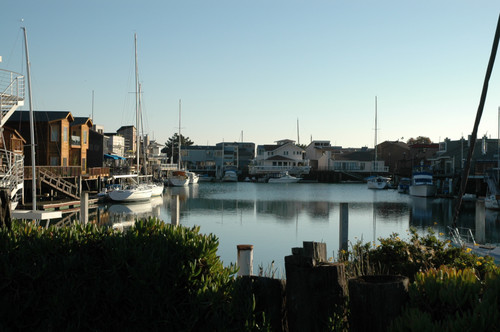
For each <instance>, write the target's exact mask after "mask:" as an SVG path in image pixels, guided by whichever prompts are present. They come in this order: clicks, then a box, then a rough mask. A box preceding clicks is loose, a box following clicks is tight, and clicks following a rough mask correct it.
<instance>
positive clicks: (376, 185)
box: [366, 96, 391, 189]
mask: <svg viewBox="0 0 500 332" xmlns="http://www.w3.org/2000/svg"><path fill="white" fill-rule="evenodd" d="M373 149H374V152H375V158H374V162H373V166H372V168H373V170H374V171H377V169H378V161H377V97H376V96H375V144H374V147H373ZM390 181H391V179H390V178H388V177H385V176H381V175H374V176H370V177H368V178H367V179H366V183H367V187H368V189H387V188H389V182H390Z"/></svg>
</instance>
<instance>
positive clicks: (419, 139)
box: [406, 136, 432, 145]
mask: <svg viewBox="0 0 500 332" xmlns="http://www.w3.org/2000/svg"><path fill="white" fill-rule="evenodd" d="M406 144H408V145H413V144H432V141H431V139H430V138H429V137H425V136H418V137H417V138H413V137H412V138H410V139H408V141H406Z"/></svg>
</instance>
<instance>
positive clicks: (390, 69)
mask: <svg viewBox="0 0 500 332" xmlns="http://www.w3.org/2000/svg"><path fill="white" fill-rule="evenodd" d="M1 8H2V14H3V15H2V20H0V31H1V34H0V56H2V58H3V62H0V69H6V70H11V71H15V72H19V73H22V74H25V73H26V68H25V58H24V48H23V47H24V40H23V34H22V30H21V26H24V27H26V30H27V35H28V49H29V57H30V62H31V77H32V95H33V107H34V109H35V110H46V111H56V110H67V111H70V112H71V113H72V114H73V116H89V117H92V118H93V120H94V123H95V124H98V125H103V126H104V129H105V132H115V131H116V130H117V129H119V128H120V127H121V126H126V125H135V93H134V91H135V90H134V89H135V76H134V75H135V65H134V63H135V62H134V59H135V56H134V34H137V58H138V69H139V82H140V84H141V86H142V90H143V93H142V98H141V100H142V111H143V116H142V117H143V121H144V123H143V131H144V132H145V133H148V134H149V135H150V136H151V137H152V138H154V139H155V140H156V141H157V142H159V143H160V144H163V143H165V142H166V141H167V140H168V138H169V137H171V136H172V135H173V134H174V133H176V132H178V130H179V100H182V103H181V104H182V107H181V112H180V113H181V119H180V123H181V125H180V127H181V133H182V135H184V136H187V137H189V138H190V139H191V140H192V141H193V142H194V144H196V145H207V144H208V145H215V144H216V143H219V142H223V141H224V142H235V141H238V142H239V141H242V140H243V141H245V142H254V143H255V144H256V145H259V144H273V143H274V142H275V141H278V140H281V139H292V140H295V141H298V142H300V143H301V144H309V143H310V142H311V139H312V140H328V141H330V142H331V144H332V145H337V146H342V147H363V146H367V147H373V146H374V144H375V132H376V133H377V142H378V143H380V142H383V141H386V140H390V141H395V140H402V141H407V140H408V139H409V138H412V137H417V136H426V137H429V138H430V139H431V140H432V141H433V142H436V143H437V142H439V141H442V140H444V139H445V138H447V137H448V138H450V139H460V138H461V137H462V136H464V137H467V135H469V134H470V133H471V132H472V129H473V125H474V120H475V117H476V113H477V109H478V106H479V101H480V96H481V91H482V88H483V82H484V78H485V74H486V68H487V65H488V61H489V57H490V53H491V49H492V44H493V38H494V35H495V30H496V26H497V21H498V17H499V14H500V2H499V1H498V0H480V1H470V0H467V1H465V0H446V1H445V0H432V1H431V0H421V1H396V0H391V1H389V0H379V1H368V0H359V1H356V0H309V1H305V0H301V1H299V0H251V1H250V0H182V1H180V0H177V1H171V0H161V1H151V0H144V1H141V2H137V1H129V0H120V1H112V0H104V1H103V0H86V1H71V0H44V1H40V0H4V1H3V3H2V6H1ZM92 95H93V96H94V98H92ZM375 99H377V103H375ZM499 107H500V59H497V63H496V65H495V67H494V69H493V74H492V76H491V79H490V84H489V90H488V95H487V99H486V103H485V106H484V113H483V116H482V119H481V124H480V127H479V131H478V136H479V137H482V136H483V135H487V136H488V137H491V138H496V137H498V128H499V125H498V124H499V120H498V118H499V111H498V109H499ZM375 108H376V109H377V125H375ZM24 109H28V106H25V107H24ZM375 128H377V130H375Z"/></svg>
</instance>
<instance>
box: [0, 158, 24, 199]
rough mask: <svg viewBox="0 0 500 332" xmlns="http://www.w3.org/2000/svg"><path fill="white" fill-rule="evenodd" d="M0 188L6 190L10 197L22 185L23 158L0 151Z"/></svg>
mask: <svg viewBox="0 0 500 332" xmlns="http://www.w3.org/2000/svg"><path fill="white" fill-rule="evenodd" d="M0 160H1V162H0V165H1V166H0V169H1V170H0V187H1V188H8V189H9V190H10V193H11V195H12V196H14V195H15V194H16V191H17V189H18V188H19V187H20V186H22V185H23V181H24V178H23V166H24V156H23V155H21V154H17V153H13V152H11V151H1V159H0Z"/></svg>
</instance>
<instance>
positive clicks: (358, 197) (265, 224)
mask: <svg viewBox="0 0 500 332" xmlns="http://www.w3.org/2000/svg"><path fill="white" fill-rule="evenodd" d="M164 193H165V194H164V196H163V198H161V197H159V198H156V199H154V200H152V202H148V203H147V204H127V205H125V204H109V205H103V206H100V207H99V213H98V216H99V222H100V223H103V224H109V223H113V224H116V223H123V222H124V221H125V222H126V221H130V222H131V221H133V220H134V219H135V218H136V217H137V216H139V217H145V216H157V217H159V218H160V219H162V220H163V221H164V222H170V221H171V214H170V199H171V196H172V195H179V196H180V224H181V225H183V226H188V227H191V226H194V225H199V226H200V227H201V232H202V233H213V234H215V235H216V236H217V237H218V238H219V241H220V245H219V255H220V257H221V259H222V260H223V261H224V264H225V265H228V264H229V263H230V262H236V257H237V251H236V246H237V245H238V244H253V245H254V273H257V271H258V267H259V266H262V267H263V268H264V269H267V268H268V267H269V266H270V264H271V262H273V261H274V264H275V267H276V268H277V269H278V271H279V272H282V271H284V269H283V267H284V257H285V256H286V255H289V254H290V253H291V248H292V247H302V242H303V241H316V242H325V243H326V244H327V251H328V257H332V256H336V254H337V252H338V250H339V244H340V234H339V224H340V222H339V210H340V203H348V211H349V226H348V234H347V237H348V240H349V241H350V242H351V243H354V242H357V241H358V240H361V241H362V242H369V241H370V242H375V243H377V242H378V240H377V239H378V238H379V237H387V236H389V235H390V234H392V233H398V234H399V235H400V237H401V238H408V237H409V235H408V230H409V228H410V227H415V228H416V229H417V230H418V232H419V233H422V234H423V233H425V232H426V230H427V229H428V228H429V227H430V228H432V229H433V230H434V231H435V232H436V233H438V234H439V233H443V235H441V237H442V238H446V237H447V230H448V229H447V226H451V224H452V219H453V211H454V209H453V207H454V201H453V200H451V199H441V198H428V199H426V198H416V197H411V196H408V195H404V194H399V193H398V192H397V191H396V190H381V191H380V190H378V191H377V190H370V189H367V187H366V184H320V183H311V184H303V183H294V184H265V183H199V184H197V185H194V186H189V187H186V188H165V192H164ZM464 204H465V206H464V210H463V212H462V213H461V215H460V219H459V226H462V227H467V228H471V229H472V230H473V231H475V229H476V226H475V220H474V219H475V217H474V216H475V203H474V202H472V203H469V202H466V203H464ZM497 219H499V217H498V213H496V212H490V211H487V212H486V223H485V226H484V228H482V227H481V228H480V227H478V230H479V231H478V232H477V233H478V234H476V237H479V238H480V239H481V240H483V242H488V243H498V242H500V241H499V237H500V236H499V234H500V226H499V225H500V221H498V222H497Z"/></svg>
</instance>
